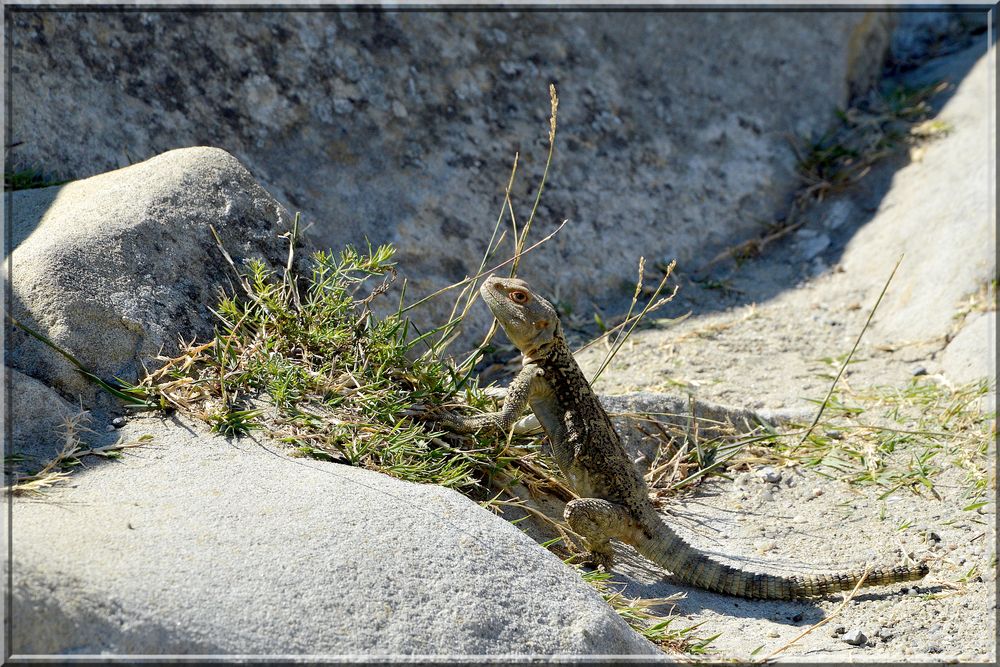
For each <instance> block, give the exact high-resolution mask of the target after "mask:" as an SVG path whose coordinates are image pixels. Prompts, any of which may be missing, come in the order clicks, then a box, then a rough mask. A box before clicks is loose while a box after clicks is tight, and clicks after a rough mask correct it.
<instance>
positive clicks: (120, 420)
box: [111, 417, 126, 428]
mask: <svg viewBox="0 0 1000 667" xmlns="http://www.w3.org/2000/svg"><path fill="white" fill-rule="evenodd" d="M125 421H126V420H125V418H124V417H115V418H114V419H112V420H111V425H112V426H114V427H115V428H121V427H122V426H125Z"/></svg>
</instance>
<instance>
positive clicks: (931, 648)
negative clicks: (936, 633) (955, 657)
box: [924, 646, 944, 653]
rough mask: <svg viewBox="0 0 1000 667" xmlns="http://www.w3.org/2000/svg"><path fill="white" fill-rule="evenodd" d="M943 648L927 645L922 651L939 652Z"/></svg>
mask: <svg viewBox="0 0 1000 667" xmlns="http://www.w3.org/2000/svg"><path fill="white" fill-rule="evenodd" d="M943 650H944V649H942V648H941V647H940V646H928V647H927V648H925V649H924V653H941V652H942V651H943Z"/></svg>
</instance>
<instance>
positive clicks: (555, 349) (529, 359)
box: [521, 329, 572, 366]
mask: <svg viewBox="0 0 1000 667" xmlns="http://www.w3.org/2000/svg"><path fill="white" fill-rule="evenodd" d="M568 351H569V346H568V345H567V344H566V339H565V338H564V337H563V335H562V331H561V330H560V329H556V332H555V334H554V335H553V336H552V339H551V340H549V341H546V342H544V343H542V344H540V345H537V346H534V347H530V348H528V349H524V350H521V358H522V359H523V360H524V365H525V366H527V365H528V364H543V363H545V361H547V360H549V359H553V358H555V357H557V356H559V355H560V354H562V353H563V352H568ZM570 356H572V355H570Z"/></svg>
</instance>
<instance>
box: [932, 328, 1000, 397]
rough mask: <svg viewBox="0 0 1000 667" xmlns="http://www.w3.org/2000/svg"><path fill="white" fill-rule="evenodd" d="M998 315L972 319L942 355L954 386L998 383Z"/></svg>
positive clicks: (946, 372) (945, 371)
mask: <svg viewBox="0 0 1000 667" xmlns="http://www.w3.org/2000/svg"><path fill="white" fill-rule="evenodd" d="M996 350H997V313H996V311H995V310H992V311H989V312H985V313H975V314H973V315H969V316H968V317H967V318H966V321H965V322H964V325H963V326H962V330H961V331H959V332H958V335H957V336H955V338H953V339H952V340H951V342H949V343H948V347H946V348H945V349H944V353H943V354H942V355H941V368H942V371H943V372H944V374H945V376H946V377H947V378H948V379H950V380H951V381H952V382H957V383H959V384H964V383H966V382H974V381H976V380H980V379H982V378H993V379H994V380H995V379H996V372H997V364H996V361H997V352H996Z"/></svg>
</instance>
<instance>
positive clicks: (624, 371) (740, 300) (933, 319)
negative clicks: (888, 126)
mask: <svg viewBox="0 0 1000 667" xmlns="http://www.w3.org/2000/svg"><path fill="white" fill-rule="evenodd" d="M984 41H985V40H984ZM992 71H993V70H992V64H991V62H990V59H989V58H988V57H985V56H984V53H983V49H982V48H981V47H980V46H976V47H973V48H970V49H967V50H965V51H963V52H960V53H956V54H953V55H951V56H949V57H947V58H943V59H939V60H936V61H932V62H931V63H928V65H927V66H926V67H924V68H922V69H921V70H916V71H914V72H912V73H911V76H910V77H908V78H907V79H906V82H907V83H909V84H910V85H912V86H917V85H922V84H926V83H927V82H928V80H930V81H941V80H946V81H950V82H951V85H952V87H951V88H950V89H949V91H948V92H946V93H944V94H943V96H944V97H945V102H944V104H943V108H941V110H940V113H939V114H938V116H936V117H935V119H934V120H942V121H944V122H946V123H948V124H949V126H950V127H951V131H950V132H949V133H948V134H947V135H945V136H943V137H938V138H936V139H934V140H931V141H929V142H927V143H925V144H923V145H922V146H920V147H919V148H918V149H917V150H916V151H915V154H916V155H917V156H919V159H918V160H914V161H911V162H909V163H908V164H904V165H902V166H900V165H899V164H896V163H883V164H881V165H878V166H877V167H876V169H875V170H874V171H873V173H872V174H871V175H870V176H869V177H866V178H865V179H864V180H863V181H861V183H860V184H858V186H857V187H856V188H854V189H853V190H851V191H849V192H845V193H842V194H840V195H837V196H836V197H833V198H831V199H830V200H828V201H827V202H824V204H823V205H822V206H817V207H816V208H815V210H813V211H811V212H810V213H809V215H810V222H809V225H808V226H807V227H806V229H809V230H810V231H812V232H814V234H825V235H827V236H829V238H830V239H831V242H830V244H829V247H828V248H827V249H825V250H824V251H823V252H822V253H821V254H820V255H819V256H818V257H816V258H812V259H808V258H807V257H805V256H803V255H802V254H800V253H799V252H798V251H797V248H798V245H799V244H798V241H796V240H794V239H788V240H786V241H784V242H783V243H781V244H778V245H777V246H776V247H775V248H774V249H773V251H772V253H773V254H772V255H770V256H769V259H768V261H767V262H761V263H753V262H751V263H748V264H746V265H745V266H743V267H741V268H740V269H739V270H734V271H731V274H729V275H722V276H720V277H719V281H718V284H719V285H721V288H717V289H707V288H705V287H703V286H701V287H700V286H698V285H696V284H693V283H685V284H684V285H682V288H681V290H680V292H679V293H678V298H677V299H676V302H675V303H673V304H671V307H672V308H673V310H670V309H667V310H666V311H664V315H667V316H670V315H681V314H683V313H684V312H686V311H689V310H691V311H695V312H696V313H701V314H702V315H703V316H702V317H697V318H690V319H688V320H686V321H685V322H684V323H682V324H680V325H673V324H672V323H671V322H670V321H669V320H667V319H664V320H662V321H661V322H662V325H661V326H659V327H656V328H653V329H651V330H648V331H641V332H637V333H636V334H634V335H633V337H632V339H631V340H630V342H629V346H628V347H627V348H626V349H624V350H623V353H621V354H619V356H618V358H617V359H616V360H615V361H614V362H613V363H612V365H611V366H610V367H609V368H608V371H607V372H605V374H604V375H603V376H602V378H601V383H600V384H599V389H600V390H602V391H604V392H607V393H618V392H623V391H632V390H636V389H639V390H645V391H676V387H677V386H679V385H680V386H686V387H687V388H688V389H689V390H690V391H692V392H693V393H694V394H695V395H696V396H698V397H700V398H703V399H705V400H711V401H718V402H722V403H725V404H727V405H740V406H746V407H750V408H755V409H758V408H780V407H807V406H809V405H811V404H810V403H808V402H807V399H821V398H822V397H823V395H824V394H825V392H826V389H827V388H828V387H829V378H828V377H827V376H826V375H824V374H823V373H822V371H823V370H824V369H826V372H827V373H828V372H829V366H827V365H826V364H825V363H824V362H823V361H821V359H822V358H823V357H827V358H832V357H835V356H837V355H843V354H846V353H847V352H849V351H850V349H851V346H852V345H853V344H854V341H855V339H856V338H857V336H858V334H859V333H860V332H861V328H862V326H863V325H864V323H865V319H866V318H867V316H868V312H869V310H870V309H871V307H872V306H873V305H874V302H875V299H876V297H877V296H878V294H879V292H880V291H881V289H882V286H883V285H884V284H885V281H886V279H887V278H888V277H889V273H890V271H891V270H892V267H893V265H894V264H895V262H896V260H898V259H899V257H900V255H903V262H902V264H901V265H900V267H899V270H898V272H897V273H896V276H895V277H894V278H893V281H892V284H891V285H890V287H889V290H888V292H887V293H886V296H885V298H884V300H883V301H882V303H881V305H880V306H879V309H878V312H877V313H876V315H875V320H874V322H873V325H872V327H871V328H870V329H869V330H868V332H867V333H866V334H865V336H864V338H863V340H862V342H861V345H860V347H859V350H858V354H857V355H856V358H855V363H852V364H851V366H850V368H849V369H848V374H847V379H848V381H850V378H851V377H852V376H853V375H861V374H863V375H864V376H866V377H870V378H878V380H879V382H880V383H885V384H890V383H895V382H906V381H908V380H909V378H910V376H911V374H912V368H913V365H914V364H918V363H922V364H924V365H925V366H926V367H927V368H928V370H933V371H936V370H937V369H938V368H939V367H940V364H939V363H937V361H935V360H934V357H935V355H937V354H938V353H939V352H941V351H942V349H943V348H944V346H945V343H946V337H947V336H948V335H950V334H953V333H954V331H953V329H954V327H955V324H956V322H958V321H959V320H957V319H956V316H957V315H959V313H960V312H961V310H962V309H963V308H964V307H965V306H966V303H967V302H968V298H969V296H970V295H974V294H976V293H978V292H980V291H981V290H982V288H983V287H984V285H986V283H988V281H989V280H990V279H991V278H992V277H993V276H994V274H995V271H996V254H995V253H996V232H995V230H994V229H993V227H992V224H993V222H992V217H991V213H990V211H991V206H993V197H992V195H991V187H992V183H991V181H990V176H989V173H990V171H989V165H990V162H989V155H990V153H989V151H987V150H986V149H985V146H986V145H987V144H988V143H989V141H984V137H986V138H990V137H991V132H992V120H991V119H990V116H989V108H988V106H986V105H985V104H983V102H982V100H983V99H986V97H985V92H984V91H985V90H986V89H987V87H988V85H989V81H990V77H991V76H992ZM990 141H992V139H990ZM817 259H818V260H819V262H820V263H819V264H817V261H816V260H817ZM831 267H832V268H831ZM817 268H819V269H820V270H819V271H818V272H817ZM789 286H795V289H789ZM987 307H988V306H987ZM968 322H969V323H971V319H970V320H968ZM706 340H708V341H710V343H711V344H710V346H709V349H708V350H705V349H704V347H705V345H704V341H706ZM601 357H603V352H601V351H600V350H598V349H596V348H591V350H589V351H588V352H587V353H585V354H584V355H583V358H582V360H583V362H584V365H585V366H586V367H587V368H591V369H593V368H596V365H597V364H598V362H599V361H600V358H601Z"/></svg>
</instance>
